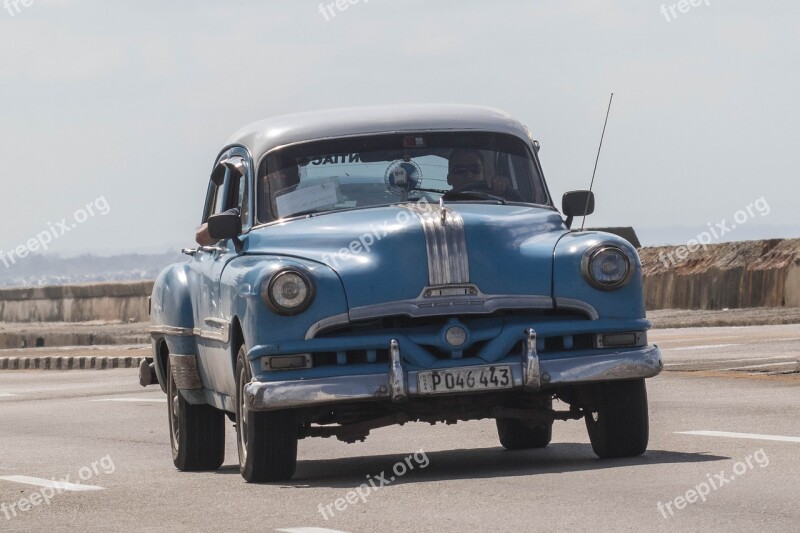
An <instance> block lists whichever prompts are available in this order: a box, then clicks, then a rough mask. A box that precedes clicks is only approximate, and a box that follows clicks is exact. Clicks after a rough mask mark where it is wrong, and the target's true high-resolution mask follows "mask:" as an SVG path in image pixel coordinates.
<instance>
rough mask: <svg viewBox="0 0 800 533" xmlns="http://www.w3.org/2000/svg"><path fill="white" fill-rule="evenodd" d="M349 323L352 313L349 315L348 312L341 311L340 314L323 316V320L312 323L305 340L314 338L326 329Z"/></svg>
mask: <svg viewBox="0 0 800 533" xmlns="http://www.w3.org/2000/svg"><path fill="white" fill-rule="evenodd" d="M349 323H350V315H348V314H347V313H341V314H339V315H333V316H329V317H327V318H323V319H322V320H320V321H318V322H314V323H313V324H311V327H310V328H308V331H306V338H305V340H309V339H313V338H315V337H316V336H317V335H318V334H320V333H322V332H324V331H325V330H328V329H331V328H335V327H337V326H346V325H347V324H349Z"/></svg>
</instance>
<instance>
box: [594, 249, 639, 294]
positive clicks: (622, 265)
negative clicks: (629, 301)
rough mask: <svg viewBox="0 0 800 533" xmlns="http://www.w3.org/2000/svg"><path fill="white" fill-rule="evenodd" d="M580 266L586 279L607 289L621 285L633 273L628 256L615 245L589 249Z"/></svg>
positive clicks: (595, 285)
mask: <svg viewBox="0 0 800 533" xmlns="http://www.w3.org/2000/svg"><path fill="white" fill-rule="evenodd" d="M582 267H583V275H584V277H585V278H586V281H588V282H589V283H590V284H591V285H593V286H594V287H596V288H598V289H602V290H607V291H608V290H613V289H619V288H621V287H623V286H624V285H625V284H626V283H628V281H629V280H630V278H631V275H632V274H633V268H632V261H631V258H630V256H629V255H628V253H627V252H625V251H624V250H623V249H621V248H617V247H616V246H600V247H598V248H594V249H592V250H589V251H588V252H587V253H586V255H585V256H584V258H583V264H582Z"/></svg>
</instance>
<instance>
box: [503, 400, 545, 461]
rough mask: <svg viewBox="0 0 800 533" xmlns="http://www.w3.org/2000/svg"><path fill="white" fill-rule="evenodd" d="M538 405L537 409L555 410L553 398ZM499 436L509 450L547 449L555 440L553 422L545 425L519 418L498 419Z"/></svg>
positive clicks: (504, 446)
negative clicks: (553, 439)
mask: <svg viewBox="0 0 800 533" xmlns="http://www.w3.org/2000/svg"><path fill="white" fill-rule="evenodd" d="M536 403H537V405H536V406H535V407H536V408H537V409H545V410H552V409H553V399H552V398H544V399H542V400H541V401H537V402H536ZM539 403H541V405H538V404H539ZM497 436H498V437H500V444H501V445H502V446H503V448H505V449H507V450H529V449H533V448H546V447H547V445H548V444H550V441H551V440H552V438H553V422H552V421H551V422H548V423H544V424H543V423H541V422H532V421H530V420H520V419H517V418H498V419H497Z"/></svg>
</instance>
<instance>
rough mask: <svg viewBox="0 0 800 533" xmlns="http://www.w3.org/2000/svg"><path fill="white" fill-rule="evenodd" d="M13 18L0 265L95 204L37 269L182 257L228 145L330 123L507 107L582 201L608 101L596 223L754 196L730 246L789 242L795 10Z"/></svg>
mask: <svg viewBox="0 0 800 533" xmlns="http://www.w3.org/2000/svg"><path fill="white" fill-rule="evenodd" d="M22 1H23V0H19V1H18V3H17V5H18V9H15V8H14V2H15V0H11V5H9V6H8V7H7V8H3V9H0V161H2V163H3V170H2V171H0V175H2V180H3V181H2V183H3V193H2V215H0V217H2V218H0V221H1V222H2V231H0V250H9V249H11V248H13V247H15V246H17V245H19V244H22V243H25V242H26V241H27V240H28V239H29V238H31V237H34V236H35V235H36V234H37V233H40V232H43V231H47V230H48V229H49V227H50V225H52V226H53V227H54V231H55V232H56V233H59V232H60V231H59V230H58V229H57V228H56V226H57V223H58V222H60V221H61V220H62V219H63V218H66V219H67V222H68V225H70V226H71V225H72V224H73V223H75V218H74V215H73V214H74V213H75V212H76V210H79V209H80V208H82V207H83V206H85V205H86V204H89V203H94V204H95V208H94V209H93V212H94V213H95V215H94V216H91V215H90V214H89V213H88V210H85V212H84V215H86V216H83V215H80V214H79V215H78V217H79V218H85V221H83V222H80V223H77V224H76V227H75V228H71V227H70V231H69V232H68V233H65V234H64V235H61V236H59V237H58V238H57V239H54V240H53V243H52V244H51V247H50V250H53V251H56V252H58V253H62V254H71V253H77V252H88V251H93V252H96V253H103V254H106V253H116V252H122V251H158V252H161V251H165V250H167V249H170V248H178V247H180V246H186V245H190V244H192V242H193V232H194V229H195V227H196V226H197V224H198V223H199V218H200V216H201V208H202V202H203V199H204V195H205V191H206V184H207V179H208V174H209V172H210V170H211V168H210V167H211V165H212V163H213V160H214V158H215V156H216V154H217V152H218V150H219V149H220V148H221V147H222V145H223V143H224V142H225V141H226V139H227V138H228V136H229V135H230V134H231V133H233V132H234V131H235V130H237V129H238V128H239V127H241V126H243V125H245V124H247V123H249V122H253V121H256V120H258V119H261V118H265V117H268V116H271V115H276V114H283V113H287V112H294V111H304V110H314V109H320V108H327V107H341V106H351V105H361V104H385V103H388V104H391V103H403V102H434V103H436V102H456V103H472V104H481V105H489V106H493V107H498V108H501V109H504V110H506V111H508V112H510V113H512V114H513V115H515V116H517V117H518V118H519V119H520V120H522V121H523V122H524V123H525V124H527V125H528V127H529V128H530V129H531V130H532V131H533V132H534V135H535V136H536V137H537V138H538V139H539V140H540V142H541V144H542V150H541V152H540V156H541V159H542V164H543V167H544V170H545V173H546V177H547V179H548V183H549V185H550V188H551V191H552V192H553V193H554V196H555V197H557V198H559V199H560V197H561V194H562V193H563V192H565V191H567V190H571V189H578V188H586V187H587V186H588V184H589V179H590V177H591V171H592V166H593V164H594V159H595V152H596V149H597V143H598V141H599V136H600V131H601V128H602V121H603V117H604V113H605V109H606V104H607V99H608V95H609V93H610V92H611V91H612V90H613V91H614V92H615V99H614V107H613V109H612V115H611V119H610V122H609V126H608V131H607V134H606V140H605V146H604V152H603V154H602V156H601V160H600V167H599V170H598V177H597V182H596V186H595V191H596V194H597V214H596V215H594V216H593V217H591V218H590V219H589V224H590V225H594V226H606V225H632V226H634V227H636V228H637V229H639V230H640V232H641V233H642V235H643V237H644V239H643V240H644V241H645V243H647V242H648V241H650V242H656V241H659V240H665V239H668V240H672V241H674V242H682V241H685V240H686V239H689V238H691V237H693V236H694V235H696V234H697V233H699V232H700V231H703V230H704V229H707V226H708V224H712V225H713V224H715V223H717V222H720V221H722V220H723V219H726V220H727V221H728V226H730V221H731V220H732V219H733V217H734V214H735V213H736V212H737V211H739V210H742V209H745V208H746V206H747V205H749V204H754V202H756V200H759V199H762V198H763V200H762V201H761V204H760V205H762V206H763V205H768V207H769V209H768V210H766V209H762V210H760V211H759V210H755V209H753V208H751V213H752V216H750V215H748V216H747V220H746V223H743V224H740V225H739V227H738V228H737V229H735V230H731V231H730V232H729V233H728V234H727V235H725V237H724V238H725V239H726V240H727V239H737V238H753V237H771V236H777V235H787V234H791V233H792V232H793V231H796V234H795V235H794V236H800V223H798V217H797V214H796V213H797V208H796V204H797V197H798V194H797V193H798V192H800V187H798V185H797V181H798V177H800V176H798V174H799V173H798V170H797V164H796V158H797V154H798V150H797V146H798V144H800V134H799V133H798V125H800V105H799V104H798V99H800V69H798V67H799V66H800V4H798V3H797V2H796V1H789V0H783V1H774V2H758V3H757V2H755V1H731V0H726V1H724V2H723V1H721V0H709V1H708V2H706V1H705V0H703V2H702V3H700V4H699V5H698V6H695V7H691V8H690V9H689V10H688V12H686V13H681V11H680V10H678V9H677V8H676V9H674V10H673V11H674V13H675V16H673V15H672V14H670V10H669V6H670V5H672V4H673V2H667V3H664V2H662V1H660V0H629V1H586V0H581V1H566V0H549V1H544V0H518V1H511V0H505V1H498V0H494V1H491V2H490V1H488V0H487V1H473V0H458V1H456V0H426V1H423V0H369V1H368V2H367V1H366V0H361V1H359V2H356V3H355V4H354V5H349V6H348V8H347V9H346V10H345V11H337V10H336V8H335V7H334V8H333V10H334V12H335V13H336V16H335V17H332V16H331V14H330V13H328V15H327V17H328V19H329V20H326V18H325V16H323V14H322V13H320V11H319V6H320V3H319V1H318V0H314V1H310V0H252V1H227V2H222V1H217V2H210V1H197V0H195V1H192V2H188V1H186V2H177V1H176V2H169V1H160V2H155V1H150V2H146V1H145V2H143V1H137V2H133V1H128V2H110V1H108V0H106V1H103V2H101V1H90V0H87V1H70V0H32V5H29V6H25V5H23V4H22ZM29 1H30V0H25V2H26V3H27V2H29ZM329 1H330V0H329ZM675 3H677V2H675ZM662 5H664V6H665V7H666V9H665V11H666V13H667V14H666V15H665V14H664V13H663V12H662V10H661V6H662ZM668 18H669V20H668ZM558 203H559V204H560V200H559V201H558ZM103 206H107V207H108V209H105V208H102V209H100V208H101V207H103ZM767 211H768V214H766V215H765V216H762V213H766V212H767ZM102 212H106V213H107V214H105V215H102V214H101V213H102ZM740 218H743V217H741V215H740Z"/></svg>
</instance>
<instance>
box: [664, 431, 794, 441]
mask: <svg viewBox="0 0 800 533" xmlns="http://www.w3.org/2000/svg"><path fill="white" fill-rule="evenodd" d="M676 433H679V434H681V435H699V436H701V437H726V438H729V439H751V440H774V441H778V442H800V437H784V436H783V435H759V434H757V433H731V432H728V431H676Z"/></svg>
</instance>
